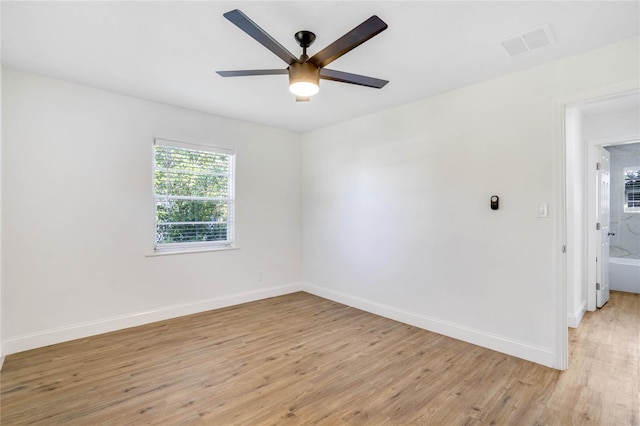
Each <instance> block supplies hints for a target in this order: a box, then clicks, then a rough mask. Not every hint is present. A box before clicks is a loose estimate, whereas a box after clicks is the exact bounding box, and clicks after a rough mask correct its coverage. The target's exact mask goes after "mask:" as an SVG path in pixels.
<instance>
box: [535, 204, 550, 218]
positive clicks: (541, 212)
mask: <svg viewBox="0 0 640 426" xmlns="http://www.w3.org/2000/svg"><path fill="white" fill-rule="evenodd" d="M537 217H549V205H548V204H547V203H538V216H537Z"/></svg>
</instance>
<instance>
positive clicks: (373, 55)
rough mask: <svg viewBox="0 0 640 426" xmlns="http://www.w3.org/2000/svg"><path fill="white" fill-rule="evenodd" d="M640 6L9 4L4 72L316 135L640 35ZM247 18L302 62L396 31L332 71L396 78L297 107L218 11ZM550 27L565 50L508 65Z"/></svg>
mask: <svg viewBox="0 0 640 426" xmlns="http://www.w3.org/2000/svg"><path fill="white" fill-rule="evenodd" d="M639 6H640V2H638V1H628V2H617V1H587V2H578V1H567V2H564V1H537V2H525V1H515V2H503V1H499V2H485V1H473V2H461V1H452V2H436V1H407V2H404V1H373V2H369V1H340V2H329V1H318V2H306V1H288V2H287V1H285V2H271V1H257V2H249V1H236V2H223V1H213V2H212V1H208V2H204V1H201V2H197V1H196V2H181V1H163V2H150V1H142V2H80V1H78V2H56V1H45V2H25V1H18V2H12V1H2V3H1V7H2V11H1V13H2V64H3V65H4V66H7V67H12V68H17V69H22V70H25V71H30V72H34V73H38V74H43V75H47V76H51V77H55V78H59V79H64V80H69V81H72V82H76V83H80V84H85V85H89V86H93V87H97V88H101V89H106V90H110V91H113V92H118V93H123V94H127V95H131V96H137V97H141V98H146V99H150V100H154V101H159V102H164V103H168V104H173V105H178V106H182V107H186V108H191V109H194V110H199V111H204V112H208V113H212V114H217V115H222V116H226V117H233V118H237V119H241V120H247V121H252V122H257V123H262V124H266V125H269V126H274V127H278V128H282V129H288V130H291V131H296V132H306V131H309V130H313V129H317V128H320V127H323V126H326V125H329V124H332V123H336V122H340V121H344V120H347V119H350V118H354V117H357V116H361V115H365V114H368V113H372V112H375V111H379V110H383V109H387V108H391V107H394V106H396V105H401V104H405V103H408V102H411V101H414V100H417V99H420V98H424V97H428V96H432V95H434V94H437V93H441V92H444V91H447V90H452V89H456V88H459V87H462V86H465V85H469V84H472V83H475V82H478V81H482V80H486V79H490V78H493V77H497V76H500V75H503V74H506V73H510V72H513V71H517V70H521V69H524V68H527V67H531V66H535V65H538V64H542V63H544V62H548V61H552V60H556V59H560V58H563V57H566V56H568V55H572V54H575V53H578V52H581V51H585V50H588V49H593V48H596V47H599V46H603V45H606V44H609V43H613V42H616V41H619V40H623V39H626V38H629V37H632V36H635V35H637V34H638V33H639V28H640V22H639V21H640V19H639V18H640V8H639ZM235 8H239V9H241V10H242V11H243V12H244V13H245V14H246V15H248V16H249V17H250V18H251V19H252V20H253V21H255V22H256V23H257V24H258V25H260V26H261V27H262V28H263V29H264V30H266V31H267V32H268V33H269V34H271V35H272V36H273V37H274V38H275V39H276V40H278V41H279V42H280V43H281V44H282V45H284V46H285V47H286V48H287V49H288V50H290V51H291V52H292V53H294V54H296V55H299V54H300V53H301V52H300V47H299V46H298V45H297V44H296V42H295V40H294V38H293V34H294V33H295V32H296V31H299V30H302V29H306V30H311V31H313V32H315V33H316V35H317V39H316V42H315V44H314V45H313V46H311V47H310V49H309V54H310V55H313V53H315V52H316V51H318V50H320V49H321V48H323V47H324V46H326V45H327V44H329V43H331V42H332V41H334V40H335V39H337V38H338V37H340V36H341V35H343V34H344V33H346V32H347V31H349V30H350V29H352V28H353V27H355V26H356V25H358V24H359V23H360V22H362V21H364V20H365V19H367V18H368V17H369V16H371V15H373V14H376V15H378V16H379V17H380V18H382V19H383V20H384V21H385V22H387V24H388V25H389V28H388V29H387V30H386V31H384V32H382V33H381V34H379V35H378V36H376V37H374V38H373V39H371V40H369V41H368V42H366V43H365V44H363V45H362V46H360V47H358V48H356V49H354V50H352V51H351V52H349V53H347V54H346V55H345V56H343V57H341V58H340V59H338V60H336V61H335V62H333V63H332V64H331V65H330V67H329V68H332V69H337V70H340V71H347V72H352V73H357V74H364V75H369V76H372V77H378V78H383V79H387V80H390V83H389V84H388V85H387V86H386V87H384V88H383V89H381V90H377V89H371V88H365V87H360V86H354V85H350V84H343V83H336V82H332V81H325V80H323V81H321V84H320V93H319V94H318V95H316V96H314V98H313V99H312V101H311V102H298V103H297V102H295V101H294V98H293V95H291V94H290V93H289V91H288V87H287V77H286V76H285V75H275V76H261V77H238V78H226V79H225V78H222V77H220V76H218V75H217V74H215V72H214V71H215V70H234V69H259V68H286V64H285V63H284V62H282V60H280V59H279V58H278V57H276V56H275V55H273V54H272V53H271V52H269V51H268V50H267V49H265V48H264V47H263V46H261V45H260V44H258V43H257V42H256V41H254V40H253V39H251V38H250V37H249V36H247V35H246V34H245V33H243V32H242V31H241V30H240V29H238V28H237V27H236V26H235V25H233V24H231V23H230V22H228V21H227V20H226V19H224V18H223V16H222V14H223V13H224V12H226V11H229V10H231V9H235ZM544 24H549V26H550V28H551V30H552V32H553V33H554V36H555V38H556V41H557V43H556V44H553V45H549V46H545V47H543V48H541V49H538V50H534V51H530V52H527V53H524V54H521V55H518V56H513V57H511V56H509V55H508V54H507V53H506V51H505V50H504V49H503V47H502V45H501V44H500V42H501V41H502V40H504V39H507V38H510V37H511V36H514V35H518V34H521V33H524V32H528V31H530V30H533V29H535V28H537V27H540V26H541V25H544Z"/></svg>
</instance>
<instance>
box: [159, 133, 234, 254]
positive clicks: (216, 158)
mask: <svg viewBox="0 0 640 426" xmlns="http://www.w3.org/2000/svg"><path fill="white" fill-rule="evenodd" d="M234 163H235V156H234V154H233V152H231V151H228V150H223V149H217V148H212V147H208V146H200V145H191V144H185V143H181V142H174V141H167V140H161V139H156V140H155V144H154V193H155V210H156V243H155V248H156V250H164V249H173V250H185V249H191V248H194V249H196V248H203V247H224V246H230V245H231V244H232V243H233V209H234V203H233V199H234V188H233V177H234Z"/></svg>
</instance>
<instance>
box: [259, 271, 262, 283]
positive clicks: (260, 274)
mask: <svg viewBox="0 0 640 426" xmlns="http://www.w3.org/2000/svg"><path fill="white" fill-rule="evenodd" d="M258 281H262V271H258Z"/></svg>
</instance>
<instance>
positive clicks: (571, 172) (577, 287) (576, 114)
mask: <svg viewBox="0 0 640 426" xmlns="http://www.w3.org/2000/svg"><path fill="white" fill-rule="evenodd" d="M565 123H566V124H565V129H566V139H565V143H566V169H565V172H566V176H567V178H566V182H565V183H566V192H565V194H566V201H567V209H566V215H567V224H566V226H567V229H566V232H567V316H568V318H567V320H568V321H567V322H568V325H569V327H574V328H575V327H577V326H578V324H580V320H581V319H582V316H583V315H584V313H585V312H586V309H587V280H586V276H585V275H586V263H585V262H586V259H585V257H586V238H585V234H586V229H585V227H586V219H585V208H586V201H585V198H586V197H585V189H586V188H585V185H584V182H585V176H586V171H585V166H586V152H587V150H586V144H585V140H584V136H583V123H582V113H581V111H580V108H579V107H578V106H572V107H569V108H567V111H566V120H565Z"/></svg>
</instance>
